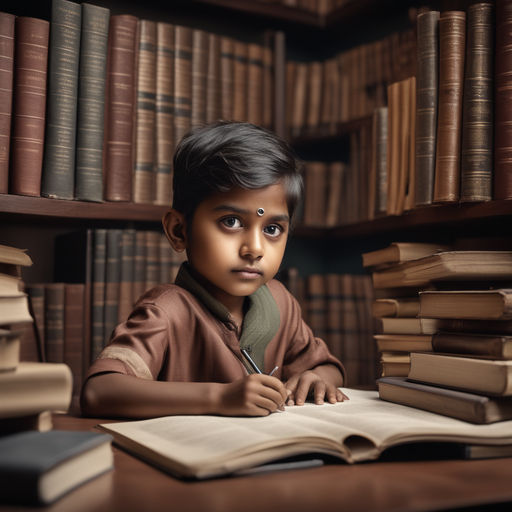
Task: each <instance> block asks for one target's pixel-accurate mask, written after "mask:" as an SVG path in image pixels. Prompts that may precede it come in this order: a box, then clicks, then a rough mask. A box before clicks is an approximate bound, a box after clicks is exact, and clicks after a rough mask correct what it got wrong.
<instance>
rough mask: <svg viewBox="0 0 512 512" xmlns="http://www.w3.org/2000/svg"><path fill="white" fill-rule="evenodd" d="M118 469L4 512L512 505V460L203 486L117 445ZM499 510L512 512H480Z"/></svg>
mask: <svg viewBox="0 0 512 512" xmlns="http://www.w3.org/2000/svg"><path fill="white" fill-rule="evenodd" d="M99 422H105V421H104V420H94V419H82V418H73V417H70V416H60V415H57V416H56V417H55V419H54V428H56V429H57V428H61V429H67V430H87V429H92V428H93V426H94V425H96V424H97V423H99ZM114 464H115V469H114V471H111V472H110V473H108V474H105V475H102V476H100V477H98V478H96V479H95V480H93V481H91V482H88V483H86V484H84V485H82V486H81V487H79V488H78V489H76V490H75V491H73V492H71V493H70V494H68V495H66V496H64V497H63V498H61V499H60V500H59V501H57V502H56V503H55V504H54V505H53V506H51V507H48V508H42V509H41V508H25V507H22V508H20V507H17V508H15V507H5V506H4V507H2V506H0V512H7V511H9V512H13V511H17V512H23V511H36V510H37V511H41V510H43V511H44V512H48V511H51V512H89V511H91V512H92V511H94V512H116V511H122V512H130V511H134V512H135V511H137V512H152V511H164V510H165V511H174V510H176V511H179V512H188V511H198V512H210V511H212V512H232V511H233V512H234V511H236V512H239V511H243V512H262V511H268V512H302V511H315V512H316V511H318V512H330V511H333V512H342V511H343V512H352V511H361V512H370V511H371V512H377V511H393V512H398V511H404V512H415V511H426V510H449V509H454V508H459V507H469V506H477V505H482V504H496V503H503V502H510V503H511V504H512V458H505V459H494V460H474V461H463V460H444V461H440V460H436V461H423V462H418V461H415V462H371V463H364V464H356V465H347V464H340V465H327V466H323V467H318V468H311V469H303V470H297V471H283V472H279V473H268V474H262V475H257V476H249V477H237V478H220V479H216V480H209V481H204V482H187V481H180V480H177V479H175V478H173V477H171V476H169V475H167V474H165V473H163V472H161V471H159V470H157V469H155V468H153V467H152V466H149V465H148V464H146V463H144V462H142V461H140V460H138V459H136V458H135V457H132V456H130V455H128V454H127V453H125V452H124V451H122V450H120V449H117V448H116V447H114ZM498 509H499V510H509V509H510V510H512V506H511V505H510V504H509V505H506V506H503V508H502V507H501V506H499V507H485V509H479V510H486V511H487V510H498ZM475 510H476V509H475Z"/></svg>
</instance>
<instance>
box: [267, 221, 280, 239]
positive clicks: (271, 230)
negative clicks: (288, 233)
mask: <svg viewBox="0 0 512 512" xmlns="http://www.w3.org/2000/svg"><path fill="white" fill-rule="evenodd" d="M263 232H264V233H266V234H267V235H270V236H271V237H278V236H279V235H280V234H281V233H282V232H283V228H282V227H281V226H278V225H277V224H270V226H265V228H263Z"/></svg>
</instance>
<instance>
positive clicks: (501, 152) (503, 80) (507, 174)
mask: <svg viewBox="0 0 512 512" xmlns="http://www.w3.org/2000/svg"><path fill="white" fill-rule="evenodd" d="M511 23H512V4H511V3H510V2H508V1H506V0H499V1H498V2H496V45H495V48H496V56H495V65H496V69H495V82H496V83H495V95H496V96H495V108H494V114H495V121H494V137H495V142H494V190H493V198H494V199H512V142H511V141H512V61H511V60H510V58H509V55H510V51H511V48H512V33H511V32H510V24H511Z"/></svg>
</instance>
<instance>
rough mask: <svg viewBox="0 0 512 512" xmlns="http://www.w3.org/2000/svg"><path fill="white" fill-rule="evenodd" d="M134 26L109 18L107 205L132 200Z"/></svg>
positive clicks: (124, 18)
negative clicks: (111, 202) (109, 202)
mask: <svg viewBox="0 0 512 512" xmlns="http://www.w3.org/2000/svg"><path fill="white" fill-rule="evenodd" d="M137 25H138V19H137V18H136V17H135V16H131V15H128V14H116V15H113V16H111V17H110V28H109V43H108V51H109V56H108V63H109V64H108V68H107V73H108V80H107V84H108V89H107V98H108V103H107V109H108V112H107V114H106V125H107V127H106V133H105V141H106V143H105V146H104V151H105V158H104V160H105V166H104V172H105V179H104V183H105V199H106V200H107V201H130V200H131V198H132V167H133V125H134V123H133V117H134V98H135V95H134V90H135V89H134V88H135V56H136V48H135V45H136V40H137V39H136V34H137Z"/></svg>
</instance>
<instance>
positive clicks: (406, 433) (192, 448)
mask: <svg viewBox="0 0 512 512" xmlns="http://www.w3.org/2000/svg"><path fill="white" fill-rule="evenodd" d="M343 391H344V392H345V394H347V395H348V396H349V397H350V400H348V401H345V402H341V403H338V404H325V405H314V404H306V405H304V406H291V407H286V408H285V411H284V412H276V413H274V414H271V415H270V416H266V417H259V418H238V417H237V418H233V417H222V416H167V417H163V418H155V419H150V420H142V421H128V422H122V423H107V424H101V425H99V428H100V429H102V430H104V431H106V432H108V433H110V434H111V435H112V436H113V437H114V443H116V444H118V445H119V446H121V447H123V448H125V449H126V450H128V451H130V452H132V453H133V454H135V455H137V456H139V457H141V458H143V459H144V460H146V461H148V462H150V463H152V464H154V465H155V466H158V467H160V468H161V469H163V470H165V471H168V472H170V473H173V474H175V475H178V476H181V477H193V478H208V477H212V476H220V475H226V474H230V473H233V472H236V471H239V470H242V469H247V468H251V467H255V466H259V465H261V464H266V463H269V462H271V461H274V460H278V459H281V458H284V457H291V456H297V455H305V454H325V455H330V456H334V457H336V458H338V459H340V460H342V461H345V462H347V463H355V462H360V461H367V460H373V459H377V458H378V457H379V455H380V454H381V453H382V452H383V451H384V450H385V449H386V448H389V447H393V446H396V445H400V444H404V443H409V442H420V441H435V442H441V441H452V442H460V443H470V444H476V445H511V444H512V421H504V422H499V423H493V424H490V425H473V424H470V423H466V422H464V421H460V420H457V419H453V418H448V417H445V416H440V415H437V414H434V413H430V412H427V411H422V410H420V409H414V408H410V407H406V406H403V405H399V404H395V403H391V402H385V401H383V400H380V399H379V396H378V393H377V392H376V391H361V390H355V389H343Z"/></svg>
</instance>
